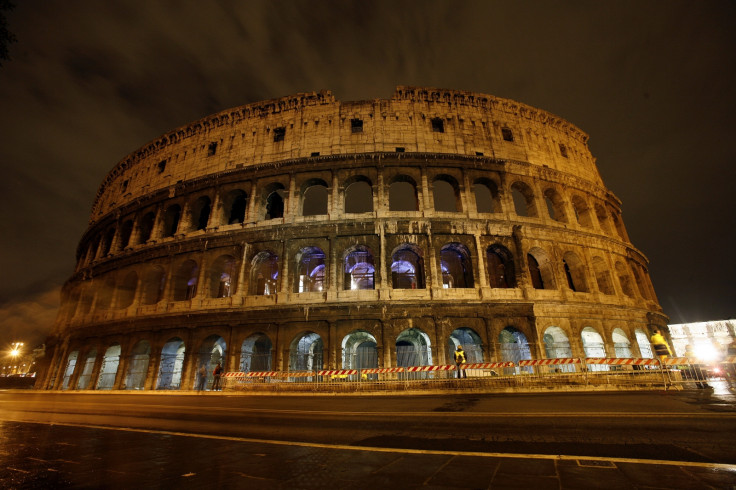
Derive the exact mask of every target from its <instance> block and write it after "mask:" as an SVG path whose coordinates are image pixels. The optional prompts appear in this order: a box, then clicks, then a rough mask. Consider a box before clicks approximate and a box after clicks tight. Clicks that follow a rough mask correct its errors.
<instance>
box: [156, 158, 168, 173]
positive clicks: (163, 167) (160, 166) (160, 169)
mask: <svg viewBox="0 0 736 490" xmlns="http://www.w3.org/2000/svg"><path fill="white" fill-rule="evenodd" d="M164 170H166V160H161V161H160V162H158V173H160V174H162V173H164Z"/></svg>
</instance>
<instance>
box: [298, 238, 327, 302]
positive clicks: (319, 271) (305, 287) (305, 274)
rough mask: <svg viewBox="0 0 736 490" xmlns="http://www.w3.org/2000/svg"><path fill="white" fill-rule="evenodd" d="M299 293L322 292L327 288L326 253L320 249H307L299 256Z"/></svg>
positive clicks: (302, 250)
mask: <svg viewBox="0 0 736 490" xmlns="http://www.w3.org/2000/svg"><path fill="white" fill-rule="evenodd" d="M297 271H298V272H297V280H298V283H297V285H296V292H297V293H307V292H314V291H322V290H324V289H326V288H325V253H324V252H323V251H322V249H320V248H318V247H306V248H303V249H301V250H300V251H299V253H298V254H297Z"/></svg>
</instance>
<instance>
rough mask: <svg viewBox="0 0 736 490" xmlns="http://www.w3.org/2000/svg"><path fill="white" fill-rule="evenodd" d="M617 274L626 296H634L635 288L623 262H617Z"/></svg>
mask: <svg viewBox="0 0 736 490" xmlns="http://www.w3.org/2000/svg"><path fill="white" fill-rule="evenodd" d="M616 275H617V276H618V282H619V283H620V284H621V290H622V291H623V292H624V294H625V295H626V296H628V297H629V298H633V297H634V288H633V287H632V285H631V276H630V275H629V271H628V270H627V267H626V266H625V265H624V264H623V262H616Z"/></svg>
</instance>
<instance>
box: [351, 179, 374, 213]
mask: <svg viewBox="0 0 736 490" xmlns="http://www.w3.org/2000/svg"><path fill="white" fill-rule="evenodd" d="M345 212H346V213H370V212H373V189H372V187H371V184H370V182H369V181H368V180H367V179H366V180H358V181H356V182H353V183H352V184H349V185H348V186H347V187H346V188H345Z"/></svg>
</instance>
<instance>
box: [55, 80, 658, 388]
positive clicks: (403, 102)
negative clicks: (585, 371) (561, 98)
mask: <svg viewBox="0 0 736 490" xmlns="http://www.w3.org/2000/svg"><path fill="white" fill-rule="evenodd" d="M620 206H621V203H620V201H619V200H618V199H617V198H616V197H615V196H614V195H613V194H612V193H611V192H610V191H608V190H607V189H606V188H605V187H604V185H603V182H602V180H601V177H600V175H599V173H598V170H597V168H596V166H595V160H594V158H593V157H592V155H591V153H590V151H589V149H588V146H587V135H586V134H584V133H583V132H582V131H580V130H579V129H578V128H576V127H575V126H573V125H571V124H570V123H568V122H566V121H564V120H563V119H561V118H559V117H557V116H554V115H552V114H549V113H547V112H544V111H542V110H539V109H536V108H533V107H529V106H526V105H524V104H521V103H518V102H514V101H511V100H507V99H501V98H497V97H493V96H490V95H483V94H476V93H468V92H460V91H451V90H436V89H426V88H415V87H398V88H397V90H396V93H395V95H394V97H393V98H392V99H390V100H372V101H360V102H339V101H336V100H335V99H334V98H333V97H332V95H331V94H330V93H329V92H320V93H311V94H298V95H295V96H291V97H284V98H281V99H277V100H271V101H266V102H261V103H256V104H250V105H246V106H243V107H240V108H236V109H231V110H227V111H223V112H221V113H219V114H215V115H213V116H209V117H207V118H204V119H202V120H200V121H197V122H194V123H192V124H189V125H188V126H186V127H182V128H179V129H177V130H174V131H172V132H170V133H168V134H165V135H163V136H162V137H160V138H158V139H157V140H155V141H152V142H151V143H149V144H147V145H145V146H144V147H143V148H141V149H140V150H138V151H136V152H134V153H132V154H131V155H129V156H128V157H127V158H125V159H124V160H123V161H121V162H120V163H118V165H116V166H115V167H114V168H113V170H112V171H111V172H110V173H109V174H108V176H107V177H106V178H105V180H104V182H103V184H102V186H101V187H100V190H99V192H98V194H97V197H96V199H95V202H94V205H93V209H92V216H91V219H90V224H89V227H88V229H87V231H86V232H85V233H84V235H83V237H82V239H81V241H80V244H79V248H78V251H77V259H78V263H77V268H76V271H75V273H74V275H73V276H72V277H71V279H70V280H69V281H68V282H67V284H66V285H65V287H64V289H63V293H62V307H61V310H60V312H59V316H58V320H57V323H56V326H55V330H54V333H53V336H52V339H51V344H53V356H51V355H49V356H48V357H49V358H50V368H49V370H48V372H47V374H46V376H45V377H44V378H43V379H42V382H41V384H42V387H44V388H48V389H77V388H82V389H84V388H95V387H97V388H113V389H119V388H128V389H167V388H178V387H180V388H182V389H188V388H191V387H192V386H193V384H194V382H195V378H196V371H197V369H198V366H200V365H202V364H205V365H210V366H208V369H209V368H210V367H211V364H212V363H214V362H215V361H221V362H223V363H224V366H225V369H226V370H229V371H238V370H249V369H253V370H256V367H257V366H260V367H261V368H262V369H265V368H267V369H273V370H287V369H291V370H296V369H314V368H317V367H325V368H328V367H329V368H340V367H355V363H361V362H362V363H365V362H369V363H373V364H376V365H378V366H380V367H390V366H395V365H397V364H402V363H403V364H406V363H412V362H414V363H416V362H425V363H426V362H431V363H434V364H444V363H448V362H450V361H451V357H449V351H450V350H451V349H452V348H453V347H454V345H456V344H457V343H458V342H461V341H462V342H463V343H465V344H468V343H469V344H472V345H471V347H473V348H474V349H475V354H474V355H475V356H476V358H477V359H480V358H482V359H483V360H502V358H503V357H507V356H508V355H509V352H510V351H509V349H508V347H509V344H515V345H514V348H515V349H516V353H515V354H513V355H516V356H519V355H521V356H524V355H531V356H532V357H534V358H543V357H565V356H573V357H583V356H585V355H586V353H587V354H588V355H591V350H595V349H598V351H596V352H597V353H598V354H599V355H600V354H601V353H602V354H603V355H607V356H609V357H616V356H622V354H625V353H626V352H627V349H628V353H629V355H634V356H638V355H642V354H643V355H647V353H648V351H647V349H648V348H649V346H648V343H647V342H646V338H647V337H648V334H649V331H650V330H651V329H652V328H653V327H657V328H662V329H666V317H665V316H664V315H663V314H662V312H661V308H660V306H659V305H658V303H657V300H656V296H655V293H654V289H653V287H652V284H651V282H650V279H649V274H648V270H647V259H646V258H645V257H644V255H643V254H642V253H641V252H639V251H638V250H637V249H636V248H634V247H633V245H632V244H631V243H630V241H629V239H628V237H627V234H626V230H625V228H624V224H623V220H622V218H621V207H620ZM640 343H641V344H642V346H641V351H642V352H640V347H639V344H640ZM584 344H585V345H584ZM595 344H600V345H595ZM645 344H646V345H645ZM524 346H526V347H524ZM402 349H404V350H406V349H409V350H413V352H419V351H422V352H423V354H420V355H418V356H415V357H411V356H410V357H406V355H405V354H404V353H403V352H404V351H403V350H402ZM525 349H526V352H527V354H524V351H525ZM645 351H646V352H645ZM371 353H372V354H371ZM369 354H370V355H373V356H374V357H375V359H374V360H373V361H366V360H365V359H367V357H366V356H368V357H370V355H369ZM356 356H357V357H356ZM361 356H362V358H361ZM256 358H258V360H256ZM359 358H360V359H359ZM356 359H357V360H356ZM361 359H362V360H361ZM105 376H107V378H106V379H105ZM172 377H173V378H174V380H173V381H171V378H172Z"/></svg>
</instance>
